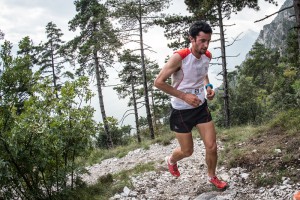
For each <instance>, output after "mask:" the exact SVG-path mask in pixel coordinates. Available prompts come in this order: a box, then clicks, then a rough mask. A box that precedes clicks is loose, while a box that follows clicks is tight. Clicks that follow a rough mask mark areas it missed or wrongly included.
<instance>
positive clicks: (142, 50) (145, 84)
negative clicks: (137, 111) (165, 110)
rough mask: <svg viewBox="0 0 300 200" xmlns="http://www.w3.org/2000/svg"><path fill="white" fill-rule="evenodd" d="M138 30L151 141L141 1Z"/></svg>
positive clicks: (150, 118) (151, 128)
mask: <svg viewBox="0 0 300 200" xmlns="http://www.w3.org/2000/svg"><path fill="white" fill-rule="evenodd" d="M139 9H140V11H139V12H140V14H139V19H138V20H139V29H140V47H141V60H142V72H143V85H144V93H145V106H146V112H147V121H148V126H149V131H150V137H151V139H154V138H155V137H154V129H153V124H152V117H151V110H150V105H149V97H148V96H149V95H148V86H147V74H146V67H145V57H144V44H143V43H144V42H143V28H142V18H141V16H142V6H141V0H140V1H139Z"/></svg>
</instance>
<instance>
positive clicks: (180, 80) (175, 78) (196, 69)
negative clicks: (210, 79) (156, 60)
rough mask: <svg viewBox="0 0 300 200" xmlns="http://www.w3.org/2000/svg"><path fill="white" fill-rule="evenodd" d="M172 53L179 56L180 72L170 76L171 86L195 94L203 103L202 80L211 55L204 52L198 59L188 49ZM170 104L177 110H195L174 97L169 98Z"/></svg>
mask: <svg viewBox="0 0 300 200" xmlns="http://www.w3.org/2000/svg"><path fill="white" fill-rule="evenodd" d="M174 53H178V54H179V55H180V56H181V58H182V64H181V67H180V70H178V71H177V72H175V73H173V74H172V76H171V78H172V86H173V87H174V88H176V89H177V90H180V91H182V92H185V93H192V94H196V95H197V96H198V98H199V99H200V100H201V102H202V103H204V101H205V91H204V79H205V77H206V75H207V72H208V67H209V62H210V60H211V53H210V52H209V51H206V53H205V54H202V55H201V57H200V59H198V58H196V57H195V56H194V55H193V54H192V52H191V50H190V49H189V48H186V49H181V50H178V51H176V52H174ZM171 104H172V107H173V108H175V109H177V110H184V109H192V108H195V107H193V106H191V105H189V104H188V103H186V102H185V101H183V100H181V99H179V98H177V97H174V96H172V98H171ZM199 106H200V105H199Z"/></svg>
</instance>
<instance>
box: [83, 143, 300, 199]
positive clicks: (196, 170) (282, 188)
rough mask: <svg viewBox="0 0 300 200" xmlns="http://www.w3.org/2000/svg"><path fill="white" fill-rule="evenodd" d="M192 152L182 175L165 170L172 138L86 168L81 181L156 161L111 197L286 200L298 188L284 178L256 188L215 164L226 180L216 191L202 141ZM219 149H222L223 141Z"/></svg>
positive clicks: (242, 173)
mask: <svg viewBox="0 0 300 200" xmlns="http://www.w3.org/2000/svg"><path fill="white" fill-rule="evenodd" d="M194 142H195V145H194V154H193V155H192V156H191V157H189V158H186V159H184V160H182V161H180V162H179V163H178V164H179V170H180V172H181V176H180V177H179V178H175V177H173V176H172V175H171V174H170V173H169V172H168V170H167V166H166V164H165V161H164V158H165V156H166V155H169V154H170V153H171V152H172V150H173V149H174V148H175V147H176V146H177V141H176V140H173V141H172V143H171V144H170V145H168V146H162V145H159V144H153V145H151V146H150V148H149V149H148V150H145V149H136V150H134V151H131V152H129V153H128V154H127V155H126V156H125V157H123V158H120V159H119V158H110V159H106V160H103V161H102V162H101V163H99V164H95V165H93V166H90V167H88V168H87V170H88V171H89V175H85V176H84V177H83V180H84V181H85V182H87V183H88V184H93V183H95V182H96V181H97V179H98V178H99V177H100V176H103V175H105V174H108V173H111V174H113V173H117V172H120V171H122V170H128V169H132V168H134V167H135V166H136V165H138V164H145V163H147V162H154V163H155V168H156V169H155V171H149V172H145V173H143V174H140V175H138V176H133V177H131V182H132V184H133V186H134V189H129V188H128V187H125V188H124V190H123V192H122V193H121V194H115V195H114V196H113V197H111V198H110V199H111V200H142V199H143V200H146V199H153V200H167V199H174V200H235V199H236V200H238V199H239V200H240V199H243V200H270V199H272V200H277V199H278V200H289V199H292V196H293V194H294V193H295V191H297V190H299V189H300V182H299V183H293V182H291V181H290V179H289V178H283V180H282V182H281V184H280V185H274V186H273V187H269V188H263V187H261V188H255V187H254V185H253V184H252V183H250V180H249V179H248V177H249V175H250V174H249V172H247V171H246V170H245V169H242V168H232V169H225V167H222V166H218V169H217V175H218V176H219V178H221V179H223V180H225V181H227V182H228V183H229V188H228V189H227V190H225V191H217V190H216V189H214V188H213V187H212V186H211V185H210V184H209V183H207V175H206V164H205V159H204V151H205V149H204V144H203V142H202V140H200V139H196V140H194ZM218 145H219V151H222V144H220V143H219V144H218Z"/></svg>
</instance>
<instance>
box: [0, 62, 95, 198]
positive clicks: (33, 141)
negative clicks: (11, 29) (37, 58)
mask: <svg viewBox="0 0 300 200" xmlns="http://www.w3.org/2000/svg"><path fill="white" fill-rule="evenodd" d="M24 60H25V61H27V60H29V61H28V63H29V64H28V65H26V66H31V65H30V59H28V57H26V56H25V57H24V58H21V57H18V58H16V59H12V60H11V66H12V67H11V66H10V65H6V70H5V72H4V73H3V75H2V76H1V77H0V78H1V90H0V91H1V93H2V94H4V97H5V98H4V99H2V101H1V110H3V111H4V112H1V115H0V120H1V130H0V131H1V132H0V174H1V183H0V188H1V189H0V190H1V193H2V195H3V196H5V197H12V196H14V195H17V196H19V197H21V198H22V199H44V198H52V197H53V196H57V195H62V194H64V193H65V192H67V191H68V188H73V187H74V186H75V180H76V178H77V176H78V175H79V174H80V173H82V171H81V166H80V165H78V164H77V163H76V162H75V159H76V157H78V156H83V155H87V154H88V152H89V151H90V149H91V148H92V146H91V145H92V143H91V138H92V136H93V135H94V134H95V132H96V130H95V127H96V124H95V122H94V121H93V119H92V117H93V112H94V109H92V108H91V107H90V106H84V107H81V106H80V103H81V102H80V101H83V102H84V103H87V102H88V101H89V100H90V98H91V96H92V94H91V92H90V91H89V89H88V79H87V78H85V77H82V78H80V79H78V80H77V81H74V82H67V83H66V84H65V86H63V87H62V88H61V91H62V92H61V98H60V99H57V98H55V96H54V93H53V90H52V87H51V86H50V82H49V81H47V79H46V82H42V83H35V85H30V87H29V88H26V90H24V89H21V88H24V86H25V85H26V84H24V83H27V82H29V83H30V81H32V80H34V79H32V77H31V76H32V73H31V71H30V70H28V68H29V67H27V68H26V67H23V66H22V64H23V63H24ZM6 63H9V62H6ZM14 63H15V64H14ZM14 65H15V66H14ZM19 66H20V67H21V68H20V69H18V67H19ZM21 69H22V70H23V71H22V70H21ZM14 73H16V76H12V75H13V74H14ZM7 75H10V77H11V79H10V80H9V79H7V78H6V76H7ZM12 77H15V78H12ZM12 86H13V87H12ZM20 86H22V87H21V88H20ZM6 88H11V90H10V91H9V92H7V91H8V90H6ZM28 91H30V92H31V93H30V94H31V95H30V97H28V98H24V97H27V96H26V95H25V96H24V94H26V93H27V92H28ZM20 100H22V102H23V104H24V106H23V109H22V112H15V110H16V109H17V108H18V107H17V105H16V103H15V102H19V101H20ZM67 182H68V183H67Z"/></svg>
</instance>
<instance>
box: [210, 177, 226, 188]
mask: <svg viewBox="0 0 300 200" xmlns="http://www.w3.org/2000/svg"><path fill="white" fill-rule="evenodd" d="M208 181H209V182H210V183H212V184H213V185H214V186H216V188H218V189H219V190H223V189H225V188H226V187H227V183H226V182H224V181H221V180H219V179H218V177H216V176H214V177H211V178H210V179H209V180H208Z"/></svg>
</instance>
